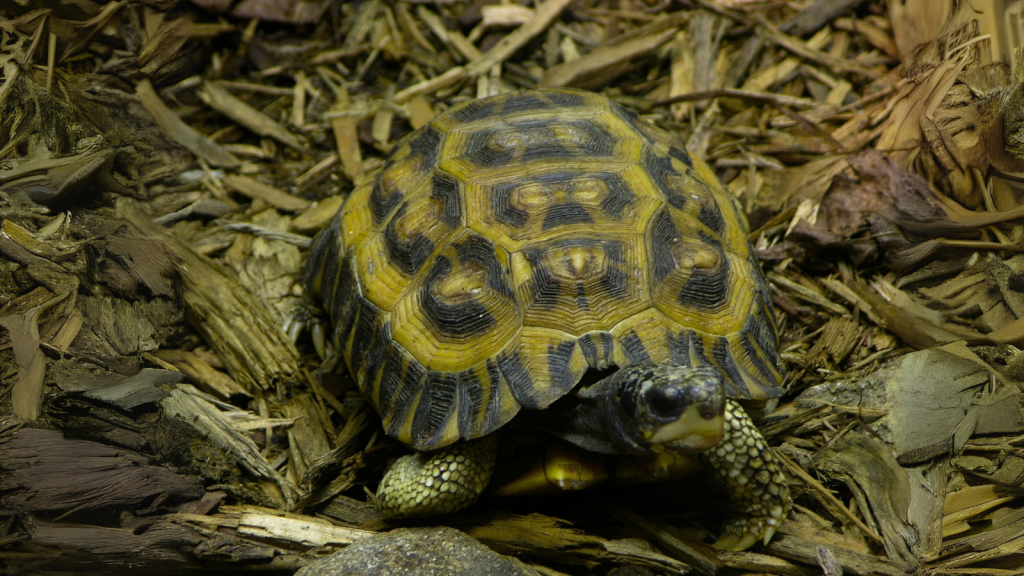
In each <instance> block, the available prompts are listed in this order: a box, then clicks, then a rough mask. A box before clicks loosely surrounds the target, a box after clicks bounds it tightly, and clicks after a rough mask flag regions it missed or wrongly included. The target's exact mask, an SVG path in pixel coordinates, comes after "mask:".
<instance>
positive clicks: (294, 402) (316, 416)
mask: <svg viewBox="0 0 1024 576" xmlns="http://www.w3.org/2000/svg"><path fill="white" fill-rule="evenodd" d="M285 413H286V414H287V415H288V417H289V418H292V419H294V420H295V422H296V423H295V424H294V425H293V426H291V427H290V428H289V429H288V447H289V449H290V452H291V456H292V458H291V465H292V467H293V469H294V471H295V476H296V477H298V478H301V477H302V476H303V475H304V474H305V473H306V471H307V470H308V469H309V466H310V464H311V463H313V462H315V461H316V460H318V459H319V458H321V457H323V456H324V455H325V454H327V453H328V452H329V451H330V449H331V446H330V439H329V438H328V435H327V431H328V430H331V428H332V426H331V420H330V418H329V417H328V416H327V415H325V414H324V413H323V409H322V408H321V407H320V406H318V405H317V403H316V401H315V400H314V399H313V396H312V395H310V394H301V395H297V396H295V397H293V398H292V399H291V400H290V401H289V403H288V404H287V406H285Z"/></svg>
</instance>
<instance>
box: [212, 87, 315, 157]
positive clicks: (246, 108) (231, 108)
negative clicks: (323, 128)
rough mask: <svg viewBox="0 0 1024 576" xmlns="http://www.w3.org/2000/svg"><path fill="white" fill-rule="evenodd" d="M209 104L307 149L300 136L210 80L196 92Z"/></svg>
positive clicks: (264, 132)
mask: <svg viewBox="0 0 1024 576" xmlns="http://www.w3.org/2000/svg"><path fill="white" fill-rule="evenodd" d="M196 93H197V94H198V95H199V97H200V98H201V99H202V100H203V102H205V103H206V105H207V106H209V107H210V108H213V109H214V110H216V111H218V112H220V113H221V114H223V115H225V116H227V117H228V118H231V119H232V120H234V121H235V122H238V123H239V124H241V125H242V126H245V127H246V128H248V129H249V130H252V131H253V132H255V133H257V134H259V135H260V136H266V137H268V138H273V139H274V140H277V141H278V142H280V143H282V144H284V145H285V146H289V147H291V148H294V149H296V150H298V151H300V152H304V151H305V146H304V145H303V144H302V142H300V141H299V139H298V137H296V136H295V135H294V134H292V133H291V132H289V131H288V129H287V128H285V127H284V126H281V125H280V124H278V123H277V122H275V121H273V120H271V119H270V117H268V116H267V115H266V114H264V113H262V112H260V111H259V110H257V109H255V108H253V107H252V106H250V105H248V104H246V103H245V102H244V101H242V100H241V99H239V98H237V97H236V96H234V95H233V94H231V93H230V92H228V91H227V90H225V89H223V88H221V87H220V86H218V85H216V84H214V83H213V82H210V81H209V80H207V81H205V82H203V87H202V89H200V90H198V91H197V92H196Z"/></svg>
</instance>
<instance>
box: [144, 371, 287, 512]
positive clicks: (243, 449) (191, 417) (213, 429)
mask: <svg viewBox="0 0 1024 576" xmlns="http://www.w3.org/2000/svg"><path fill="white" fill-rule="evenodd" d="M190 389H191V390H190ZM193 391H194V392H193ZM197 392H198V391H197V390H195V389H194V388H192V387H191V386H188V385H179V386H178V388H177V389H175V390H171V393H170V396H168V397H167V398H165V399H164V400H162V401H161V402H160V407H161V408H163V411H164V415H165V416H167V417H170V418H177V419H179V420H181V421H182V422H184V423H185V424H187V425H188V426H190V427H191V428H193V429H194V430H195V431H196V432H197V433H199V434H200V435H201V436H203V437H205V438H207V439H208V440H210V442H212V443H213V444H214V445H216V446H219V447H220V448H221V449H222V450H224V451H225V452H227V453H228V454H230V455H231V456H233V457H234V458H235V462H236V463H237V464H238V465H239V466H240V467H242V469H244V470H245V471H246V472H248V473H249V474H252V475H253V476H255V477H257V478H264V479H266V480H269V481H270V482H273V483H274V484H275V485H276V486H277V487H278V488H280V490H281V493H282V494H284V499H285V501H284V502H281V504H282V505H290V504H291V503H292V502H293V500H294V497H295V496H297V495H298V494H299V491H298V489H297V488H295V486H293V485H292V484H291V483H290V482H288V481H287V480H286V479H285V478H283V477H282V476H281V475H280V474H278V472H277V470H274V468H273V467H272V466H271V465H270V463H269V462H267V459H266V458H265V457H264V456H263V455H262V454H261V453H260V449H259V448H258V447H257V446H256V444H255V443H254V442H253V441H252V440H251V439H250V438H249V436H247V435H246V434H244V433H243V432H242V431H240V430H237V429H236V428H235V427H234V426H233V425H232V424H231V421H230V420H229V419H228V418H227V417H226V416H225V415H224V414H223V413H221V411H220V410H218V409H217V407H216V406H214V405H213V404H212V403H210V402H208V401H207V400H205V399H203V398H202V397H201V395H200V394H197ZM267 495H268V496H270V497H273V494H272V493H268V494H267Z"/></svg>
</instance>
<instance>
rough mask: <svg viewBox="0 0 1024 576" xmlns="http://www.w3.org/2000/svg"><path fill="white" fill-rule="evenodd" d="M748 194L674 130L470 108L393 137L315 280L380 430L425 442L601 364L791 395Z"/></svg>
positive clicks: (493, 103) (313, 288)
mask: <svg viewBox="0 0 1024 576" xmlns="http://www.w3.org/2000/svg"><path fill="white" fill-rule="evenodd" d="M746 235H747V226H746V222H745V220H744V219H743V217H742V216H741V215H740V212H739V211H738V210H737V207H736V204H735V200H734V199H733V198H732V197H731V196H730V195H729V193H728V192H726V190H725V189H724V188H723V187H722V185H721V184H720V183H719V182H718V180H717V178H716V177H715V175H714V173H713V172H712V171H711V170H710V168H708V166H707V165H706V164H704V163H703V162H702V161H700V160H699V159H697V158H692V157H690V156H689V154H687V152H686V151H685V150H684V149H683V147H682V146H681V145H679V144H678V143H677V142H676V141H675V139H674V138H673V137H672V136H670V135H669V134H668V133H667V132H664V131H662V130H660V129H657V128H655V127H654V126H651V125H649V124H647V123H646V122H644V121H643V120H641V119H640V118H639V117H638V116H637V115H636V114H635V113H634V112H631V111H629V110H627V109H625V108H623V107H621V106H619V105H618V104H615V103H614V102H612V101H610V100H608V99H607V98H605V97H603V96H600V95H597V94H593V93H589V92H582V91H575V90H544V91H532V92H521V93H512V94H504V95H500V96H495V97H491V98H485V99H481V100H473V101H468V102H464V103H462V104H460V105H457V106H454V107H452V108H451V109H449V110H447V111H445V112H443V113H441V114H439V115H438V116H437V117H436V118H434V119H433V120H432V121H431V122H430V123H429V124H427V125H426V126H423V127H422V128H420V129H418V130H416V131H415V132H413V133H411V134H409V135H408V136H407V137H405V138H403V139H402V140H401V141H400V142H398V143H397V144H396V145H395V147H394V149H393V150H392V151H391V153H390V154H389V156H388V158H387V160H386V162H385V164H384V166H383V167H382V169H381V170H380V172H378V173H377V174H376V176H375V177H374V178H372V179H371V181H370V182H369V183H368V184H366V185H364V186H361V187H358V188H356V189H355V190H354V191H353V192H352V194H351V196H350V197H349V198H348V199H347V201H346V202H345V204H344V206H343V207H342V208H341V209H340V210H339V212H338V214H337V216H336V217H335V218H334V220H333V221H332V222H331V224H330V226H328V227H327V228H326V229H324V230H323V231H322V232H320V234H319V235H318V236H317V237H316V239H315V240H314V242H313V247H312V249H311V252H310V256H309V260H308V263H307V267H306V284H307V287H308V289H309V291H310V293H311V294H312V295H314V296H315V297H318V298H319V300H320V301H322V302H323V305H324V307H325V309H326V310H327V312H328V314H329V315H330V317H331V320H332V321H333V326H334V338H335V342H336V343H337V344H338V346H340V348H341V350H342V351H343V355H344V359H345V362H346V363H347V364H348V367H349V370H350V371H351V373H352V375H353V377H354V378H355V380H356V382H357V383H358V385H359V387H360V389H361V390H362V392H363V393H364V394H365V396H366V397H367V398H368V399H369V401H370V402H371V403H372V404H373V405H374V407H376V409H377V411H378V412H379V413H380V415H381V416H382V418H383V422H384V427H385V430H386V432H387V433H388V434H389V435H390V436H392V437H394V438H397V439H398V440H401V441H402V442H405V443H406V444H409V445H412V446H413V447H415V448H416V449H420V450H429V449H435V448H440V447H442V446H445V445H448V444H450V443H452V442H454V441H456V440H458V439H460V438H462V439H470V438H476V437H480V436H483V435H485V434H488V433H490V432H492V431H494V430H496V429H497V428H499V427H501V426H502V425H503V424H505V423H506V422H508V421H509V420H510V419H511V418H512V417H513V416H514V415H515V414H516V413H517V412H518V411H519V410H520V408H528V409H531V410H537V409H542V408H545V407H546V406H548V405H550V404H551V403H552V402H554V401H555V400H557V399H558V398H560V397H561V396H563V395H565V394H566V393H568V392H569V391H570V390H572V389H573V387H575V386H576V385H577V384H578V383H579V382H580V380H581V378H582V377H583V374H584V373H585V372H586V371H587V370H588V369H596V370H604V369H606V368H609V367H611V366H619V367H621V366H626V365H630V364H634V363H640V362H672V363H677V364H682V365H709V364H710V365H715V366H718V367H720V368H721V369H722V370H724V371H725V373H726V374H727V375H728V383H727V390H726V393H727V395H728V396H729V397H733V398H769V397H776V396H778V395H780V394H781V389H780V387H779V384H780V382H781V380H782V377H783V369H782V367H781V362H780V357H779V351H778V337H777V333H776V324H775V318H774V315H773V311H772V307H771V303H770V302H771V301H770V299H769V295H768V291H767V284H766V282H765V279H764V276H763V275H762V274H761V271H760V268H759V267H758V263H757V260H756V258H755V256H754V253H753V251H752V249H751V247H750V244H749V242H748V240H747V236H746Z"/></svg>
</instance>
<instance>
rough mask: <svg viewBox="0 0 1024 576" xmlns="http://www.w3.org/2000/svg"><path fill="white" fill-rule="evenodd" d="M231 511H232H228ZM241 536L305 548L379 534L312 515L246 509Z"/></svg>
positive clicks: (239, 525) (239, 524) (241, 519)
mask: <svg viewBox="0 0 1024 576" xmlns="http://www.w3.org/2000/svg"><path fill="white" fill-rule="evenodd" d="M228 509H230V508H228ZM236 526H237V528H236V529H237V530H238V535H239V536H244V537H248V538H254V539H256V540H265V541H268V542H274V543H278V542H280V543H285V542H286V543H288V544H291V545H295V546H302V547H305V548H319V547H321V546H341V545H345V544H351V543H353V542H355V541H356V540H359V539H360V538H366V537H367V536H373V535H374V534H377V532H373V531H370V530H361V529H358V528H346V527H344V526H338V525H336V524H332V523H330V522H327V521H325V520H320V519H317V518H313V517H310V516H299V515H296V514H286V513H283V512H281V511H279V510H272V509H270V508H259V507H257V506H243V507H241V510H240V511H239V513H238V521H237V524H236Z"/></svg>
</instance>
